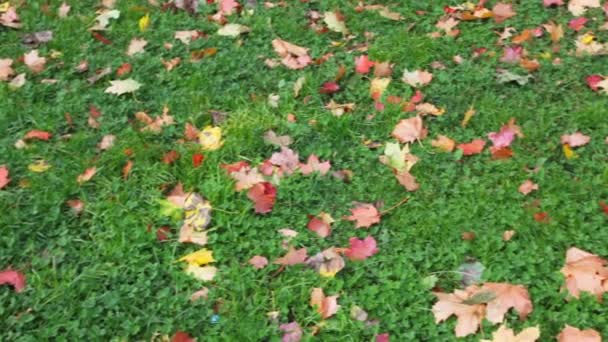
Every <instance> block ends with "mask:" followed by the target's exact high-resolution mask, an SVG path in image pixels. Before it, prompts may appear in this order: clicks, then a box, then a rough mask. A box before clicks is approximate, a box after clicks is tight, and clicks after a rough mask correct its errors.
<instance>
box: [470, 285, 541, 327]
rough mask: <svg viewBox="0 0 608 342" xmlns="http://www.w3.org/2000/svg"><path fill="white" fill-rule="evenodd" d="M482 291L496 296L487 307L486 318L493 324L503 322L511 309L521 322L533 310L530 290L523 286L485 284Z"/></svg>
mask: <svg viewBox="0 0 608 342" xmlns="http://www.w3.org/2000/svg"><path fill="white" fill-rule="evenodd" d="M482 291H490V292H492V293H494V294H495V295H496V299H494V300H492V301H490V302H488V304H487V307H486V318H487V319H488V321H490V322H492V323H500V322H502V321H503V320H504V317H505V314H506V313H507V311H509V309H511V308H513V309H515V311H517V313H518V314H519V319H520V320H523V319H525V318H526V317H527V316H528V315H529V314H530V312H532V310H533V306H532V301H531V300H530V295H529V294H528V290H526V288H525V287H523V286H521V285H511V284H506V283H485V284H484V285H483V286H482Z"/></svg>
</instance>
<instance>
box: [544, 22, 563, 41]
mask: <svg viewBox="0 0 608 342" xmlns="http://www.w3.org/2000/svg"><path fill="white" fill-rule="evenodd" d="M543 27H544V28H545V30H547V32H548V33H549V34H550V35H551V41H552V42H553V43H557V42H559V41H560V40H561V39H562V37H563V36H564V29H563V27H562V25H561V24H556V23H555V22H553V21H550V22H548V23H547V24H544V25H543Z"/></svg>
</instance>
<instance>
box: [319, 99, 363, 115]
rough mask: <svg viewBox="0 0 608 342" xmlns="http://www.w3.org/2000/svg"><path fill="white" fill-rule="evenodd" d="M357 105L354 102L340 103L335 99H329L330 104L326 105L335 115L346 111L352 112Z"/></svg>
mask: <svg viewBox="0 0 608 342" xmlns="http://www.w3.org/2000/svg"><path fill="white" fill-rule="evenodd" d="M355 107H356V105H355V104H354V103H344V104H339V103H336V102H334V100H331V101H329V103H328V104H326V105H325V108H327V109H329V110H330V111H331V113H332V114H333V115H334V116H337V117H340V116H342V115H343V114H344V113H348V112H352V111H353V110H355Z"/></svg>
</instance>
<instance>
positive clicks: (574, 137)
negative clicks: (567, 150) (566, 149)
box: [560, 132, 591, 147]
mask: <svg viewBox="0 0 608 342" xmlns="http://www.w3.org/2000/svg"><path fill="white" fill-rule="evenodd" d="M589 141H591V137H590V136H588V135H584V134H583V133H581V132H576V133H573V134H564V135H562V136H561V138H560V142H561V143H562V144H564V145H565V144H567V145H568V146H570V147H579V146H584V145H587V144H588V143H589Z"/></svg>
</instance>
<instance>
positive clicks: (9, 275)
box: [0, 269, 25, 293]
mask: <svg viewBox="0 0 608 342" xmlns="http://www.w3.org/2000/svg"><path fill="white" fill-rule="evenodd" d="M4 284H9V285H12V286H13V288H15V292H17V293H19V292H21V291H23V289H24V288H25V275H23V273H21V272H19V271H15V270H11V269H8V270H4V271H0V285H4Z"/></svg>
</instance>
